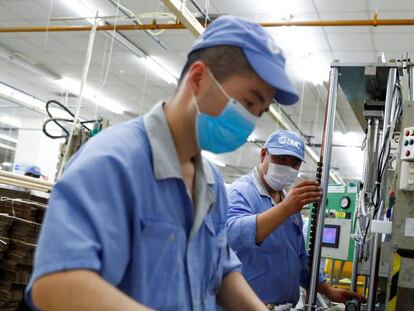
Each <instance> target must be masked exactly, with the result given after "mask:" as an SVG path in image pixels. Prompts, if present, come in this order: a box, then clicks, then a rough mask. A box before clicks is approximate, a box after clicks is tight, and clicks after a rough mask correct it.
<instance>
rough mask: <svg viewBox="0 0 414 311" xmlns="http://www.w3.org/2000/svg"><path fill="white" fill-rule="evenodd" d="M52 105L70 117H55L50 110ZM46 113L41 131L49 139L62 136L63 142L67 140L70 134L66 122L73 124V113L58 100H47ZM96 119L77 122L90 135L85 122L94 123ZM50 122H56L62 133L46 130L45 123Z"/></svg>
mask: <svg viewBox="0 0 414 311" xmlns="http://www.w3.org/2000/svg"><path fill="white" fill-rule="evenodd" d="M52 105H55V106H58V107H59V109H61V110H63V111H65V112H66V113H67V114H68V115H69V116H70V117H71V118H57V117H54V116H53V113H52V112H51V107H52ZM46 113H47V114H48V116H49V119H47V120H46V121H45V122H44V123H43V127H42V131H43V133H44V134H45V135H46V136H47V137H49V138H51V139H60V138H64V139H65V142H67V140H68V138H69V136H70V131H69V130H68V129H67V126H68V124H72V126H73V123H74V121H75V115H74V114H73V113H72V112H71V111H70V110H69V109H68V108H67V107H65V106H64V105H62V104H61V103H60V102H58V101H56V100H49V101H48V102H47V103H46ZM97 121H98V122H99V120H86V121H80V122H79V123H80V125H81V127H82V129H83V130H85V131H86V133H88V135H90V136H92V130H91V129H90V128H89V127H87V126H86V124H90V123H95V122H97ZM51 122H53V123H54V124H56V125H57V126H58V127H59V128H60V129H61V130H62V131H63V134H60V135H53V134H51V133H50V132H49V131H48V130H47V125H48V124H49V123H51ZM65 125H66V126H65Z"/></svg>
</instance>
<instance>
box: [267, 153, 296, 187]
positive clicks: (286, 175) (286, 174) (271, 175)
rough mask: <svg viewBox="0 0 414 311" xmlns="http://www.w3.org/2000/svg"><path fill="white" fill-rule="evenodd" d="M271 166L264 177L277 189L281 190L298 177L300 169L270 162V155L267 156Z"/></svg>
mask: <svg viewBox="0 0 414 311" xmlns="http://www.w3.org/2000/svg"><path fill="white" fill-rule="evenodd" d="M267 160H268V162H269V166H268V168H267V173H266V174H265V175H264V179H265V180H266V182H267V184H268V185H269V187H270V188H272V189H273V190H275V191H281V190H283V189H285V188H287V187H289V186H290V185H292V184H293V183H294V182H295V181H296V179H297V178H298V174H299V171H298V170H295V169H294V168H292V167H290V166H286V165H280V164H275V163H271V162H270V157H268V158H267Z"/></svg>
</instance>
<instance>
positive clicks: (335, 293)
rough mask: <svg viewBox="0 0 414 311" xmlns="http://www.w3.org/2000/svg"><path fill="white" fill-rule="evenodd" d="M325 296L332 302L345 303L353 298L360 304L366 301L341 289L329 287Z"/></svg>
mask: <svg viewBox="0 0 414 311" xmlns="http://www.w3.org/2000/svg"><path fill="white" fill-rule="evenodd" d="M325 295H326V297H328V299H329V300H330V301H333V302H345V301H347V300H351V299H354V298H356V299H358V300H359V301H360V302H366V299H365V298H364V297H363V296H361V295H359V294H357V293H355V292H351V291H349V290H345V289H341V288H334V287H330V289H329V290H328V291H327V292H326V293H325Z"/></svg>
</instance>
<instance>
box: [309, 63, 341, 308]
mask: <svg viewBox="0 0 414 311" xmlns="http://www.w3.org/2000/svg"><path fill="white" fill-rule="evenodd" d="M338 75H339V68H338V67H332V68H331V72H330V79H329V81H330V83H329V94H328V104H327V110H326V112H325V113H326V127H325V132H324V133H323V137H324V142H323V150H322V155H323V164H324V166H323V171H322V179H321V188H322V191H323V195H322V198H321V201H320V208H319V211H318V215H317V216H318V218H317V219H318V221H317V227H316V235H315V247H314V249H313V257H312V258H313V261H312V266H311V271H309V273H310V274H311V275H310V283H309V293H308V300H307V307H306V308H307V310H309V311H310V310H314V309H315V308H316V295H317V286H318V280H319V269H320V259H321V250H322V248H321V244H322V232H323V224H324V220H325V219H324V218H325V208H326V196H327V193H328V183H329V170H330V166H331V154H332V139H333V131H334V126H335V112H336V102H337V96H338Z"/></svg>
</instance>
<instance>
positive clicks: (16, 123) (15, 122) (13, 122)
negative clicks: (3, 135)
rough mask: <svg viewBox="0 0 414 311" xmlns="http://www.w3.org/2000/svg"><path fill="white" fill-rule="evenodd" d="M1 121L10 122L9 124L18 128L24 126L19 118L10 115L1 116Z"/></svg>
mask: <svg viewBox="0 0 414 311" xmlns="http://www.w3.org/2000/svg"><path fill="white" fill-rule="evenodd" d="M0 123H4V124H8V125H11V126H13V127H17V128H19V127H21V126H22V123H21V122H20V120H19V119H16V118H12V117H8V116H2V117H0Z"/></svg>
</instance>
